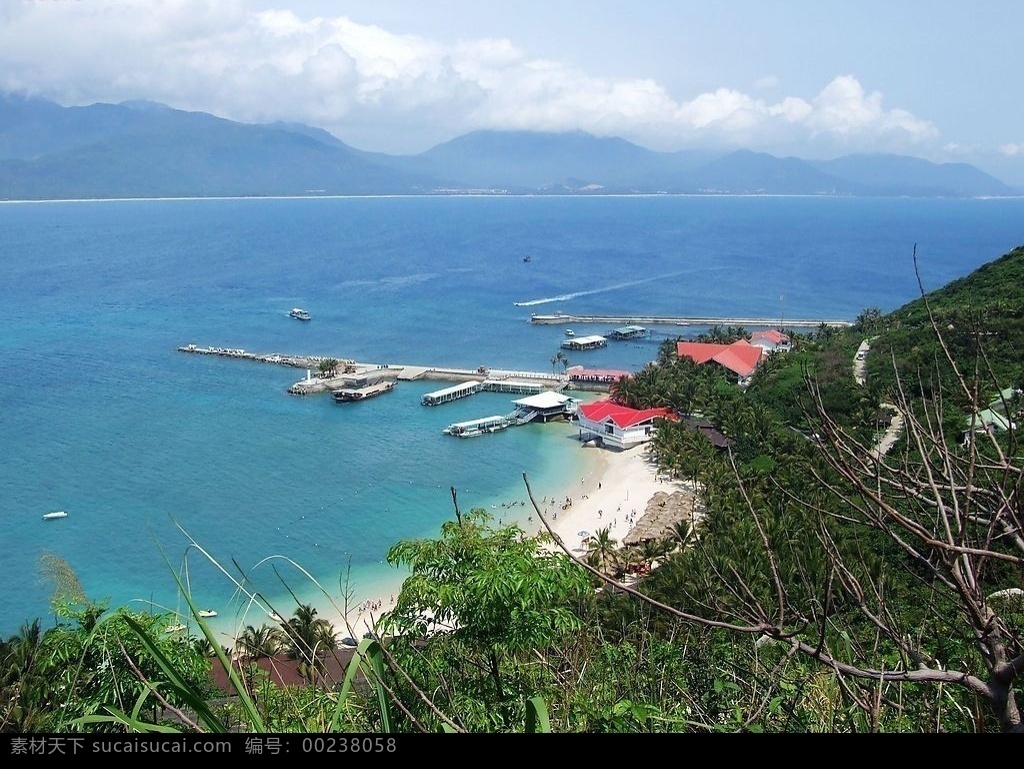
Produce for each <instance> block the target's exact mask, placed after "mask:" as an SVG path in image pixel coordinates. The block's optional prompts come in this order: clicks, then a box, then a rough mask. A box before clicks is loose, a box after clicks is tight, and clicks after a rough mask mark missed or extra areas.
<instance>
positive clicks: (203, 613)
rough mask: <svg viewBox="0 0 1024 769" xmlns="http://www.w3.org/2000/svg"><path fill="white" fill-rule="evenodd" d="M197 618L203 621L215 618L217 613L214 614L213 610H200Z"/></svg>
mask: <svg viewBox="0 0 1024 769" xmlns="http://www.w3.org/2000/svg"><path fill="white" fill-rule="evenodd" d="M199 616H200V617H202V618H203V619H209V618H210V617H216V616H217V612H215V611H214V610H213V609H200V610H199Z"/></svg>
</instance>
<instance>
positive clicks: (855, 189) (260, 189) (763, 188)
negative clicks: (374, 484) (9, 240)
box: [0, 94, 1022, 200]
mask: <svg viewBox="0 0 1024 769" xmlns="http://www.w3.org/2000/svg"><path fill="white" fill-rule="evenodd" d="M471 193H484V194H577V195H587V194H589V195H595V194H656V193H665V194H723V195H729V194H733V195H741V194H742V195H749V194H770V195H837V196H915V197H999V196H1010V195H1019V194H1021V193H1022V191H1021V190H1018V189H1015V188H1013V187H1011V186H1009V185H1007V184H1004V183H1003V182H1001V181H1000V180H998V179H996V178H995V177H993V176H991V175H989V174H987V173H984V172H983V171H981V170H979V169H978V168H976V167H974V166H971V165H968V164H965V163H943V164H936V163H932V162H929V161H927V160H923V159H920V158H915V157H910V156H906V155H891V154H861V155H848V156H844V157H840V158H835V159H832V160H803V159H800V158H796V157H781V158H780V157H775V156H773V155H770V154H767V153H763V152H753V151H749V150H735V151H727V152H714V151H706V150H683V151H678V152H657V151H652V150H648V149H645V148H643V147H640V146H638V145H636V144H633V143H631V142H628V141H626V140H624V139H620V138H601V137H596V136H593V135H591V134H588V133H584V132H581V131H574V132H567V133H545V132H532V131H475V132H472V133H468V134H465V135H463V136H459V137H457V138H455V139H452V140H451V141H448V142H444V143H442V144H439V145H437V146H435V147H433V148H431V149H429V150H427V151H425V152H422V153H420V154H416V155H388V154H384V153H379V152H366V151H363V150H359V149H355V148H354V147H351V146H349V145H347V144H345V143H344V142H342V141H340V140H339V139H337V138H336V137H335V136H333V135H332V134H330V133H328V132H327V131H324V130H322V129H319V128H315V127H312V126H308V125H302V124H296V123H272V124H249V123H240V122H236V121H231V120H226V119H224V118H220V117H216V116H214V115H210V114H207V113H203V112H188V111H184V110H179V109H174V108H172V107H169V106H166V105H163V104H158V103H155V102H148V101H131V102H122V103H120V104H102V103H100V104H92V105H89V106H82V107H64V106H61V105H59V104H56V103H55V102H52V101H48V100H45V99H39V98H30V97H24V96H20V95H14V94H0V199H7V200H44V199H78V198H139V197H216V196H257V197H259V196H308V195H383V194H418V195H422V194H471Z"/></svg>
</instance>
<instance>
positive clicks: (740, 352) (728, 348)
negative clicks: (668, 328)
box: [676, 339, 763, 376]
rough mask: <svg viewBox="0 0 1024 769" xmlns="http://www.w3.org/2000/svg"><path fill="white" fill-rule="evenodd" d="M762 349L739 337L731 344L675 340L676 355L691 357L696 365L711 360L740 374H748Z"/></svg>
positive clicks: (751, 371) (756, 362) (752, 369)
mask: <svg viewBox="0 0 1024 769" xmlns="http://www.w3.org/2000/svg"><path fill="white" fill-rule="evenodd" d="M762 354H763V353H762V350H761V348H760V347H758V346H757V345H753V344H750V342H748V341H747V340H746V339H739V340H737V341H735V342H733V343H732V344H712V343H709V342H677V343H676V355H677V356H678V357H687V358H692V359H693V361H694V362H695V363H697V364H698V365H701V364H704V363H707V362H708V361H709V360H713V361H714V362H715V363H717V364H719V365H720V366H724V367H725V368H727V369H729V370H730V371H732V372H734V373H736V374H739V375H740V376H750V375H751V374H753V373H754V369H756V368H757V364H758V362H759V361H760V360H761V355H762Z"/></svg>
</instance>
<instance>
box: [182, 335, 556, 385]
mask: <svg viewBox="0 0 1024 769" xmlns="http://www.w3.org/2000/svg"><path fill="white" fill-rule="evenodd" d="M177 350H178V352H184V353H190V354H192V355H213V356H217V357H221V358H235V359H237V360H248V361H255V362H257V363H273V364H275V365H279V366H288V367H290V368H299V369H306V378H305V379H301V380H299V381H297V382H295V383H294V384H293V385H292V386H291V387H289V388H288V392H289V393H291V394H293V395H309V394H312V393H323V392H333V391H334V390H337V389H340V388H343V387H354V386H356V385H358V384H359V383H360V382H361V381H365V380H367V379H397V380H402V381H409V382H411V381H415V380H419V379H425V380H433V381H439V382H479V383H480V389H482V390H487V391H490V392H507V393H531V392H534V391H536V390H537V389H538V388H539V389H561V388H562V387H564V386H565V384H566V382H567V379H566V377H565V376H564V375H563V376H559V375H557V374H549V373H547V372H544V371H513V370H509V369H496V368H488V367H484V366H481V367H479V368H476V369H458V368H447V367H444V366H416V365H407V364H396V363H383V364H382V363H359V362H358V361H355V360H351V359H349V358H331V357H329V356H325V355H285V354H282V353H260V352H250V351H248V350H243V349H239V348H234V347H209V346H200V345H197V344H185V345H181V346H180V347H178V348H177ZM323 360H333V361H335V362H336V363H337V364H338V369H340V372H337V371H336V372H335V374H334V375H333V376H324V375H323V374H320V373H318V374H316V375H314V374H313V370H315V369H317V368H318V367H319V364H320V362H321V361H323Z"/></svg>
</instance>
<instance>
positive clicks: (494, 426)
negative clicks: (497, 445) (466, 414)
mask: <svg viewBox="0 0 1024 769" xmlns="http://www.w3.org/2000/svg"><path fill="white" fill-rule="evenodd" d="M511 424H512V422H511V420H510V419H509V418H508V417H507V416H504V415H502V414H495V415H493V416H489V417H482V418H481V419H470V420H468V421H466V422H455V423H454V424H450V425H448V426H447V427H446V428H444V430H442V431H441V432H443V433H444V434H445V435H454V436H455V437H456V438H472V437H474V436H477V435H483V434H484V433H496V432H499V431H500V430H504V429H505V428H506V427H508V426H509V425H511Z"/></svg>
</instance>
